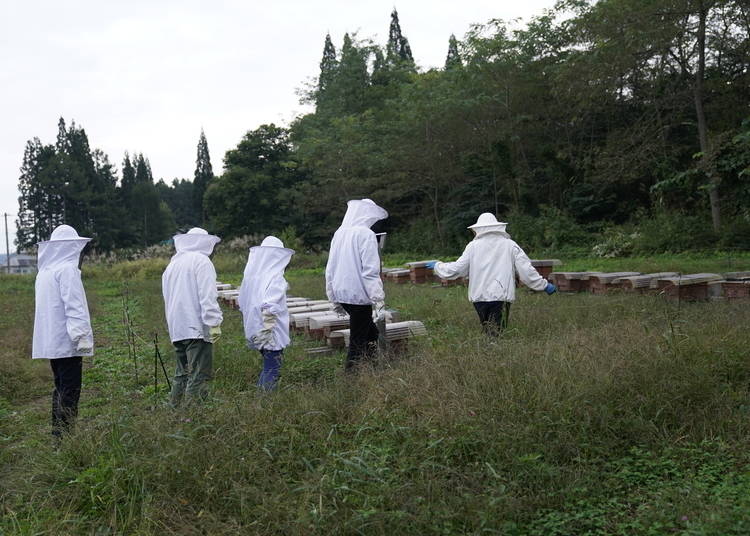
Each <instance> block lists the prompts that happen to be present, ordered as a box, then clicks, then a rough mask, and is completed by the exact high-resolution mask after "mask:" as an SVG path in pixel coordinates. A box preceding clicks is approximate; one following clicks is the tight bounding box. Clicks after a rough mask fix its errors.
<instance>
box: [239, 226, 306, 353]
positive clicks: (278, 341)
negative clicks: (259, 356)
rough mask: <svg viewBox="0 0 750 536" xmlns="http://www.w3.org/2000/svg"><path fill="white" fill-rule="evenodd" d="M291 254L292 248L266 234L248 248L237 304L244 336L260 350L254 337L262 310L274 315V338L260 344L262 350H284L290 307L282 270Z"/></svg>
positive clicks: (287, 333)
mask: <svg viewBox="0 0 750 536" xmlns="http://www.w3.org/2000/svg"><path fill="white" fill-rule="evenodd" d="M292 255H294V250H291V249H288V248H285V247H284V244H282V242H281V240H279V239H278V238H276V237H274V236H269V237H267V238H266V239H265V240H263V243H262V244H261V245H260V246H256V247H252V248H250V254H249V255H248V259H247V265H246V266H245V273H244V275H243V277H242V285H240V296H239V304H240V311H241V312H242V322H243V324H244V328H245V338H246V339H247V341H248V344H249V345H250V347H251V348H254V349H256V350H260V349H261V348H260V347H258V346H257V345H256V344H255V342H254V341H253V339H254V337H255V336H256V335H258V333H260V332H261V331H262V330H263V329H264V326H263V312H266V313H267V314H270V315H273V317H275V323H274V326H273V341H272V342H271V343H270V344H265V345H263V349H264V350H283V349H284V348H286V347H287V346H289V343H290V342H291V339H290V338H289V310H288V309H287V305H286V291H287V288H288V287H289V285H288V284H287V282H286V279H284V270H285V269H286V267H287V265H288V264H289V261H290V260H291V258H292Z"/></svg>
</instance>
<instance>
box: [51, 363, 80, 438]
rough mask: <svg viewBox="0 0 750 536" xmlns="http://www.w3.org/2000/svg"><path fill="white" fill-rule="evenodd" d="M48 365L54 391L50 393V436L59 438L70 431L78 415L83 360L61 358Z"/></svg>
mask: <svg viewBox="0 0 750 536" xmlns="http://www.w3.org/2000/svg"><path fill="white" fill-rule="evenodd" d="M49 363H50V366H51V367H52V374H53V376H54V377H55V390H54V391H52V435H54V436H55V437H60V436H62V434H63V432H67V431H68V430H70V428H71V426H72V425H73V422H74V421H75V418H76V416H77V415H78V399H79V398H80V397H81V372H82V370H83V359H81V358H80V357H62V358H59V359H50V360H49Z"/></svg>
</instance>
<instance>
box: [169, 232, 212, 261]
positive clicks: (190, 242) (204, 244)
mask: <svg viewBox="0 0 750 536" xmlns="http://www.w3.org/2000/svg"><path fill="white" fill-rule="evenodd" d="M173 240H174V249H175V251H177V253H185V252H195V253H202V254H203V255H205V256H206V257H208V256H210V255H211V253H213V251H214V246H216V244H218V243H219V242H221V238H219V237H218V236H214V235H210V234H208V231H206V230H205V229H201V228H200V227H193V228H192V229H190V230H189V231H188V232H187V233H185V234H178V235H175V236H174V237H173Z"/></svg>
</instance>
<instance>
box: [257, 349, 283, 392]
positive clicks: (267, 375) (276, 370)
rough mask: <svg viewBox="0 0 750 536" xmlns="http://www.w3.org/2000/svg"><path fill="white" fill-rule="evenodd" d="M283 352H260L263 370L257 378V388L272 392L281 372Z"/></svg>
mask: <svg viewBox="0 0 750 536" xmlns="http://www.w3.org/2000/svg"><path fill="white" fill-rule="evenodd" d="M283 353H284V351H283V350H260V355H262V356H263V370H262V371H261V373H260V377H259V378H258V387H259V388H260V389H263V390H264V391H273V390H274V389H275V388H276V381H277V380H278V379H279V374H280V372H281V357H282V354H283Z"/></svg>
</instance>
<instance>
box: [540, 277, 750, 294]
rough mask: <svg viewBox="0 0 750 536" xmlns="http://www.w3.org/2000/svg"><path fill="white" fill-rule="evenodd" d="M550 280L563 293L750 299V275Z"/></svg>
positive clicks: (565, 278) (553, 278)
mask: <svg viewBox="0 0 750 536" xmlns="http://www.w3.org/2000/svg"><path fill="white" fill-rule="evenodd" d="M548 279H549V280H550V281H551V282H552V283H554V284H555V285H557V288H558V290H560V291H561V292H592V293H594V294H605V293H607V292H609V291H612V290H622V291H625V292H639V293H659V294H663V295H664V296H666V297H668V298H673V299H684V300H708V299H710V298H715V299H721V298H726V299H740V298H750V272H728V273H724V274H710V273H701V274H680V273H678V272H658V273H652V274H642V273H640V272H552V273H551V274H550V275H549V277H548Z"/></svg>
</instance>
